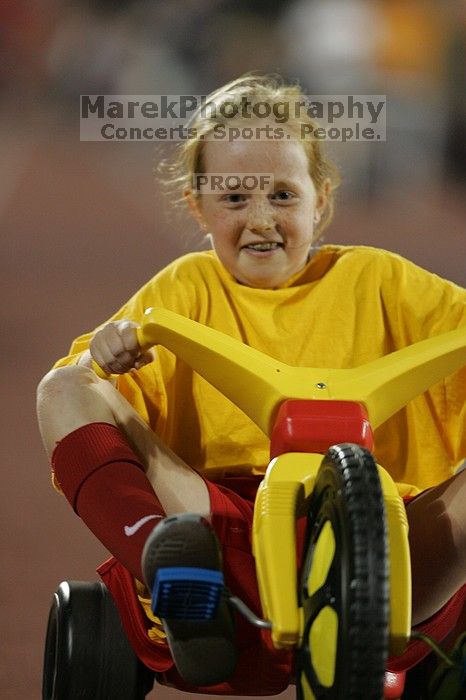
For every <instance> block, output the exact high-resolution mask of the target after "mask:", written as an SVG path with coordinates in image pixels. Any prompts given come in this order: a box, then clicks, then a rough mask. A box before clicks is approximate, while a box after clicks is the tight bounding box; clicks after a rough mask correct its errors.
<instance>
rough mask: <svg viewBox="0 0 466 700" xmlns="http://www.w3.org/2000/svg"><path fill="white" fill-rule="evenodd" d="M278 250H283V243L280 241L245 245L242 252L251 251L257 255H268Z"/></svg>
mask: <svg viewBox="0 0 466 700" xmlns="http://www.w3.org/2000/svg"><path fill="white" fill-rule="evenodd" d="M278 248H283V243H279V242H278V241H261V242H259V243H248V244H247V245H243V246H242V247H241V250H250V251H253V252H256V253H267V252H269V251H272V250H277V249H278Z"/></svg>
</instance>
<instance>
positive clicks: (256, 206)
mask: <svg viewBox="0 0 466 700" xmlns="http://www.w3.org/2000/svg"><path fill="white" fill-rule="evenodd" d="M274 226H275V221H274V218H273V212H272V210H271V206H270V203H269V201H268V200H265V201H264V200H262V199H259V198H258V199H257V200H256V198H255V197H251V199H250V201H249V206H248V208H247V217H246V227H247V228H248V229H249V230H250V231H253V232H254V233H262V232H266V231H271V230H272V229H273V228H274Z"/></svg>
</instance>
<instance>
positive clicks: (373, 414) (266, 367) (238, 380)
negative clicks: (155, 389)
mask: <svg viewBox="0 0 466 700" xmlns="http://www.w3.org/2000/svg"><path fill="white" fill-rule="evenodd" d="M136 332H137V337H138V343H139V345H140V347H141V352H145V351H147V350H148V349H149V348H150V347H152V346H153V345H156V344H157V345H164V346H165V347H166V348H167V349H168V350H170V351H171V352H173V353H174V354H175V355H177V356H178V357H179V358H180V359H182V360H183V361H184V362H186V363H187V364H188V365H189V366H190V367H192V369H193V370H194V371H195V372H198V373H199V374H200V375H201V376H203V377H204V379H206V380H207V381H208V382H210V383H211V384H212V385H213V386H215V387H216V388H217V389H218V390H219V391H221V392H222V393H223V394H224V395H225V396H226V397H227V398H229V399H230V400H231V401H233V403H235V404H236V405H237V406H238V407H239V408H241V410H242V411H244V412H245V413H246V414H247V415H248V416H249V417H250V418H251V420H253V421H254V422H255V423H256V424H257V425H258V426H259V428H261V430H263V432H264V433H265V434H266V435H268V436H270V432H271V429H272V426H273V422H274V419H275V414H276V411H277V410H278V407H279V405H280V404H281V403H282V402H283V401H284V400H285V399H290V398H296V399H336V400H343V401H358V402H360V403H362V404H364V405H365V407H366V409H367V412H368V415H369V420H370V422H371V425H372V427H373V429H375V428H377V427H378V426H379V425H381V424H382V423H383V422H385V421H386V420H387V419H388V418H390V416H392V415H393V414H394V413H396V412H397V411H398V410H400V409H401V408H402V407H403V406H405V405H406V404H407V403H408V401H410V400H411V399H413V398H415V397H416V396H418V395H419V394H422V392H424V391H426V389H428V388H429V387H430V386H432V385H433V384H435V383H436V382H438V381H440V380H441V379H443V378H444V377H445V376H447V375H448V374H451V373H452V372H454V371H456V370H458V369H460V368H461V367H462V366H463V365H466V326H463V327H461V328H458V329H456V330H454V331H450V332H449V333H444V334H442V335H439V336H436V337H433V338H429V339H427V340H423V341H421V342H418V343H415V344H414V345H411V346H409V347H406V348H403V349H401V350H398V351H396V352H393V353H391V354H389V355H386V356H384V357H380V358H378V359H376V360H374V361H372V362H369V363H367V364H365V365H362V366H360V367H355V368H352V369H329V368H311V367H291V366H289V365H286V364H284V363H283V362H279V361H278V360H275V359H274V358H272V357H269V356H268V355H266V354H264V353H262V352H259V351H258V350H255V349H254V348H251V347H249V346H247V345H245V344H244V343H242V342H241V341H240V340H237V339H235V338H232V337H230V336H228V335H226V334H224V333H221V332H220V331H217V330H215V329H213V328H209V327H207V326H204V325H202V324H200V323H197V322H196V321H192V320H191V319H188V318H185V317H183V316H180V315H178V314H176V313H173V312H172V311H167V310H166V309H161V308H154V309H147V311H146V321H145V322H144V323H143V324H142V325H141V327H140V328H137V329H136ZM97 373H98V374H99V376H104V373H103V372H102V370H101V369H100V368H99V371H98V372H97ZM105 376H106V375H105ZM245 386H247V387H248V391H247V392H245V391H244V387H245Z"/></svg>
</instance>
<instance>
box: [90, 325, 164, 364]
mask: <svg viewBox="0 0 466 700" xmlns="http://www.w3.org/2000/svg"><path fill="white" fill-rule="evenodd" d="M136 328H139V325H138V324H137V323H134V321H126V320H122V321H111V322H110V323H107V324H106V325H105V326H104V327H103V328H101V329H100V330H99V331H97V333H96V334H95V335H94V337H93V338H92V340H91V342H90V345H89V350H90V354H91V356H92V359H93V360H95V361H96V362H97V364H98V365H99V366H100V367H101V368H102V369H103V370H104V372H106V373H107V374H124V373H125V372H129V370H130V369H133V368H134V369H139V368H140V367H143V366H144V365H147V364H148V363H149V362H151V361H152V360H153V359H154V358H153V356H152V354H151V353H150V352H147V353H144V354H141V349H140V347H139V345H138V341H137V335H136V330H135V329H136Z"/></svg>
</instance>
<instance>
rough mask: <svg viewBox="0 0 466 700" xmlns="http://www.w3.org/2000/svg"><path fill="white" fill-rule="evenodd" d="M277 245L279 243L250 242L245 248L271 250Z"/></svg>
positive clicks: (277, 246) (278, 245)
mask: <svg viewBox="0 0 466 700" xmlns="http://www.w3.org/2000/svg"><path fill="white" fill-rule="evenodd" d="M279 247H280V243H251V244H250V245H247V246H246V248H252V249H253V250H271V249H272V248H279Z"/></svg>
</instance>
